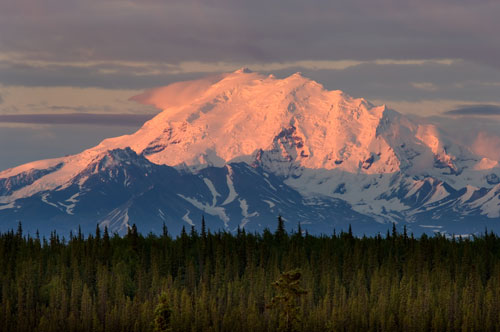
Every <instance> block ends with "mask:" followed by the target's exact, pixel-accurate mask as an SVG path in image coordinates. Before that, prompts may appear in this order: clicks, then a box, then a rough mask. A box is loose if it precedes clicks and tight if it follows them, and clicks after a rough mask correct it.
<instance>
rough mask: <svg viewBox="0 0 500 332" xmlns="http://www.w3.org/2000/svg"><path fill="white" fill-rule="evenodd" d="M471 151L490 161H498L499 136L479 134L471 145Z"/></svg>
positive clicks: (499, 149) (499, 150) (499, 158)
mask: <svg viewBox="0 0 500 332" xmlns="http://www.w3.org/2000/svg"><path fill="white" fill-rule="evenodd" d="M472 151H474V152H475V153H476V154H478V155H480V156H483V157H486V158H489V159H492V160H500V136H498V135H492V134H489V133H486V132H479V134H478V135H477V137H476V139H475V140H474V143H473V144H472Z"/></svg>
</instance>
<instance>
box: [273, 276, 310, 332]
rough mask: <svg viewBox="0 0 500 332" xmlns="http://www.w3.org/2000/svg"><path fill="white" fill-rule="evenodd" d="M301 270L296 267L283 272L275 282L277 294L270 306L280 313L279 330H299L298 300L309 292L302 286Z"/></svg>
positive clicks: (291, 331)
mask: <svg viewBox="0 0 500 332" xmlns="http://www.w3.org/2000/svg"><path fill="white" fill-rule="evenodd" d="M300 278H301V272H300V271H299V270H298V269H296V270H292V271H287V272H284V273H282V274H281V276H280V278H279V279H278V280H276V281H275V282H274V283H273V286H274V288H275V289H276V292H277V294H276V295H275V296H274V297H273V298H272V300H271V304H270V305H269V308H271V309H276V310H277V311H278V315H279V325H278V331H282V332H293V331H298V328H299V327H298V324H299V323H300V321H301V318H300V307H299V304H298V300H299V298H300V296H302V295H304V294H307V292H306V291H305V290H304V289H303V288H302V287H301V286H300Z"/></svg>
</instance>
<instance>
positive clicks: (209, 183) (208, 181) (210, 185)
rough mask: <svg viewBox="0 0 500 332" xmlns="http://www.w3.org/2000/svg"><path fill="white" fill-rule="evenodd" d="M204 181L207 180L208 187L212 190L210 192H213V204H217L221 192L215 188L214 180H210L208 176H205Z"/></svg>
mask: <svg viewBox="0 0 500 332" xmlns="http://www.w3.org/2000/svg"><path fill="white" fill-rule="evenodd" d="M203 181H204V182H205V184H206V185H207V187H208V189H209V190H210V192H211V193H212V206H215V205H216V204H217V197H219V196H220V194H219V193H218V192H217V190H216V189H215V186H214V184H213V183H212V181H210V180H209V179H207V178H203Z"/></svg>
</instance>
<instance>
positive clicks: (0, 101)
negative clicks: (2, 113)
mask: <svg viewBox="0 0 500 332" xmlns="http://www.w3.org/2000/svg"><path fill="white" fill-rule="evenodd" d="M0 104H3V96H2V94H1V93H0Z"/></svg>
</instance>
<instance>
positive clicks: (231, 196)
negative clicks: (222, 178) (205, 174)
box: [222, 165, 238, 206]
mask: <svg viewBox="0 0 500 332" xmlns="http://www.w3.org/2000/svg"><path fill="white" fill-rule="evenodd" d="M226 167H227V169H228V171H229V172H228V174H227V175H226V183H227V188H228V189H229V194H228V195H227V198H226V200H225V201H224V203H222V205H223V206H224V205H227V204H229V203H231V202H233V201H234V200H235V199H236V197H238V193H237V192H236V190H235V189H234V184H233V179H232V174H233V172H232V170H231V166H229V165H226Z"/></svg>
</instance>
